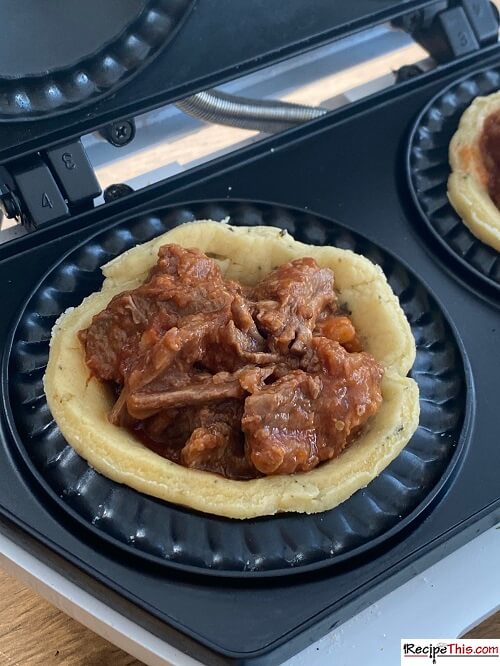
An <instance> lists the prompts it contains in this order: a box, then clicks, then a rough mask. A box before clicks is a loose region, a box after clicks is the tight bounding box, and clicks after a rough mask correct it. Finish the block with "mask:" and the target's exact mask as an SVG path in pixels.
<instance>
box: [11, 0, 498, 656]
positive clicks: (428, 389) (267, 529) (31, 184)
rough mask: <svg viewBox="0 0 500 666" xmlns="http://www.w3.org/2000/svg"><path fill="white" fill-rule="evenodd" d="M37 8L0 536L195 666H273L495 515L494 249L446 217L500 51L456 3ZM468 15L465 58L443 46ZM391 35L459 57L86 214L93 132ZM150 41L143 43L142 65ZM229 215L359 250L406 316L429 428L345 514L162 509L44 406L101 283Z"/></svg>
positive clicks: (19, 206)
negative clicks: (137, 253) (470, 116)
mask: <svg viewBox="0 0 500 666" xmlns="http://www.w3.org/2000/svg"><path fill="white" fill-rule="evenodd" d="M46 4H47V5H49V4H50V11H44V12H42V13H41V12H40V7H39V3H34V2H30V1H29V0H25V1H24V2H21V1H20V2H19V3H16V7H17V6H18V7H19V10H18V11H17V12H16V13H13V12H12V10H11V8H10V5H9V3H4V4H3V5H0V16H2V18H3V19H4V21H9V20H10V21H12V24H11V25H12V30H11V32H10V33H9V35H8V36H9V39H10V47H11V48H13V46H15V45H16V44H18V43H19V40H21V41H22V40H24V41H25V44H26V52H23V53H20V52H19V50H18V53H20V55H18V56H16V57H14V55H13V51H12V50H9V51H8V53H7V51H6V55H5V57H4V56H2V57H1V58H0V62H2V65H1V67H2V68H3V69H2V71H1V72H0V159H1V160H2V167H1V173H0V176H1V178H0V197H1V198H2V201H3V205H4V208H5V209H6V211H7V212H8V213H9V214H16V215H17V216H18V217H20V218H21V219H22V221H23V222H24V223H25V224H27V225H29V226H30V228H31V229H32V230H31V232H30V233H29V234H27V235H26V236H23V237H20V238H18V239H16V240H12V241H10V242H8V243H5V244H3V245H1V246H0V279H1V284H2V286H3V297H2V311H3V316H2V317H1V318H0V339H1V341H2V348H3V359H2V367H1V400H2V418H1V443H2V446H1V447H0V464H1V469H2V484H0V514H1V527H2V530H3V531H4V532H5V533H6V534H7V535H9V536H10V537H11V538H13V539H15V540H16V541H17V542H19V543H21V544H22V545H23V547H25V548H26V549H28V550H29V551H31V552H33V553H35V554H36V555H37V557H39V558H41V559H43V560H44V561H45V562H48V563H49V564H50V565H51V566H53V567H54V568H57V570H59V571H62V572H63V573H64V574H65V575H66V576H68V577H69V578H70V579H71V580H73V581H75V582H77V584H78V585H79V586H81V587H82V588H84V589H86V590H89V591H91V592H92V594H94V595H95V596H96V597H98V598H100V599H103V600H105V601H106V603H107V604H108V605H110V606H112V607H114V608H116V609H118V610H119V611H120V612H121V613H123V614H124V615H126V616H127V617H129V618H131V619H132V620H133V621H135V622H136V623H138V624H139V625H142V626H144V627H146V628H147V629H149V630H150V631H152V632H153V633H155V634H157V635H158V636H160V637H161V638H164V639H165V640H167V641H168V642H170V643H172V644H173V645H175V646H177V647H180V649H182V650H184V651H185V652H187V653H189V654H190V655H192V656H195V657H197V658H198V659H200V660H202V661H204V662H206V663H222V662H236V661H237V662H239V663H250V662H252V663H262V664H264V663H279V662H280V661H283V660H284V659H286V658H287V657H289V656H290V655H292V654H294V653H295V652H297V651H298V650H300V649H301V648H302V647H305V646H306V645H307V644H309V643H311V642H312V641H314V640H315V639H317V638H319V637H320V636H321V635H323V634H324V633H326V632H327V631H329V630H331V629H332V628H333V627H335V626H336V625H338V624H339V623H341V622H343V621H345V620H346V619H347V618H349V617H350V616H352V615H353V614H355V613H357V612H359V611H360V610H361V609H362V608H363V607H365V606H367V605H368V604H370V603H372V602H374V601H375V600H377V599H378V598H380V597H381V596H382V595H384V594H387V593H388V592H389V591H390V590H391V589H394V587H396V586H397V585H400V584H401V583H402V582H404V581H405V580H407V579H409V578H410V577H412V576H414V575H415V573H416V572H418V571H421V570H423V569H424V568H426V567H428V566H429V565H430V564H431V563H432V562H434V561H436V560H438V559H440V558H441V557H443V556H444V555H445V554H446V553H449V552H450V551H451V550H452V549H454V548H456V547H458V546H459V545H462V544H463V543H465V542H466V541H467V540H468V539H470V538H472V537H473V536H475V535H477V534H478V533H480V532H481V531H483V530H484V529H486V528H488V527H490V526H492V525H493V524H494V523H495V522H496V521H497V520H498V519H499V517H500V482H499V478H500V475H499V471H500V447H499V446H498V431H499V429H500V410H499V409H498V405H497V400H496V398H495V396H496V395H497V393H498V390H497V389H498V377H500V354H499V353H498V347H499V341H500V289H499V286H500V261H499V255H498V253H495V252H493V251H492V250H491V248H488V247H486V246H484V245H483V244H482V243H480V242H479V241H477V240H476V239H475V238H474V237H472V236H470V234H469V233H468V232H467V230H466V229H465V227H464V226H463V225H461V223H460V222H459V220H458V219H457V218H456V216H455V214H454V213H453V211H452V209H450V207H449V205H448V204H447V200H446V179H447V175H448V165H447V160H446V149H447V145H448V142H449V140H450V137H451V135H452V134H453V132H454V130H455V128H456V126H457V123H458V118H459V117H460V114H461V112H462V111H463V110H464V109H465V107H466V106H467V104H469V103H470V101H471V99H472V98H473V97H474V96H476V95H478V94H485V93H488V92H492V91H493V90H496V89H497V88H498V87H499V86H500V70H499V69H498V63H499V62H500V60H499V58H500V47H498V46H497V45H496V43H495V44H491V45H488V44H489V42H491V41H492V40H491V35H490V37H489V38H488V39H482V37H481V35H482V34H483V33H484V34H486V32H487V30H486V28H485V25H486V23H485V22H484V21H483V24H481V23H480V22H478V20H476V19H477V16H476V19H474V15H473V14H470V13H468V11H469V9H470V7H469V6H468V5H469V4H470V3H467V2H462V3H456V2H454V3H449V7H448V8H443V7H441V10H440V12H441V13H438V14H436V13H434V14H433V15H432V16H433V19H432V21H430V20H429V14H428V13H427V14H426V13H425V12H424V9H425V11H426V12H428V11H430V10H429V7H431V6H432V5H433V3H429V2H384V1H383V0H379V1H377V2H373V0H366V1H363V2H362V1H360V2H357V3H347V2H346V3H334V4H335V6H333V3H331V2H329V1H328V2H327V0H324V1H323V0H318V2H317V3H316V4H317V8H316V9H315V12H314V13H312V12H310V10H309V8H308V3H304V2H301V1H299V0H290V1H289V2H287V3H279V5H280V6H279V9H278V7H277V6H276V7H271V6H270V3H269V2H268V1H267V0H256V2H254V3H252V7H250V6H246V5H245V7H243V5H241V4H239V3H238V6H237V7H236V4H237V3H235V2H234V0H218V1H217V2H215V3H208V2H204V1H203V0H198V2H195V3H192V2H187V1H183V0H172V1H169V0H164V1H162V2H160V1H157V2H156V1H153V0H151V1H150V2H148V1H147V0H144V1H142V2H140V1H137V2H135V1H134V0H129V1H127V2H123V3H122V2H120V3H118V2H116V3H114V2H109V3H95V7H94V3H86V4H85V7H84V5H83V4H82V3H79V4H78V3H76V2H75V3H69V2H66V3H59V2H56V1H54V2H52V3H49V2H47V3H46ZM63 4H64V7H65V11H64V12H63V11H62V5H63ZM108 4H109V7H108ZM271 4H272V3H271ZM441 4H442V3H441ZM479 4H481V3H479ZM104 5H106V12H108V11H109V18H110V20H109V21H108V20H104V17H103V12H104V9H103V7H104ZM354 5H355V7H354ZM486 5H487V3H486ZM486 5H484V7H486ZM487 7H488V8H489V5H487ZM457 9H458V10H460V11H459V12H458V13H457ZM416 10H419V11H416ZM410 11H411V12H413V14H412V16H413V19H410V18H408V13H409V12H410ZM488 11H489V10H488ZM488 11H487V10H486V9H484V12H486V15H487V17H488V16H490V14H489V13H488ZM23 12H26V14H25V15H24V16H25V20H21V19H22V17H23ZM415 12H416V13H415ZM422 12H423V13H422ZM447 12H452V14H451V19H450V14H449V13H447ZM91 14H92V16H90V15H91ZM56 15H57V17H58V20H59V19H61V24H60V26H59V27H58V28H57V30H56V29H55V28H54V25H55V24H54V16H56ZM491 15H493V14H491ZM457 16H458V17H459V18H460V19H461V20H463V21H465V24H466V26H468V30H469V33H467V34H469V35H470V36H472V37H474V40H472V38H471V39H470V41H469V42H468V43H469V46H470V48H464V46H463V44H462V43H461V42H460V40H459V41H458V42H454V40H453V37H454V33H453V30H452V28H451V27H450V25H451V26H453V25H455V24H456V22H457V20H458V19H457ZM481 16H483V18H484V14H481ZM28 17H36V21H35V20H33V21H31V22H30V21H28V20H27V18H28ZM221 17H224V20H223V21H221ZM397 17H399V19H398V21H399V25H404V26H408V25H410V26H413V28H415V25H417V26H420V28H419V29H418V30H416V29H415V30H414V32H415V36H416V38H417V39H419V41H420V42H421V43H424V44H427V45H428V47H429V49H430V50H431V51H432V52H433V54H434V56H435V57H436V58H437V59H439V60H441V61H444V60H446V61H447V62H442V64H440V66H439V67H437V68H436V69H434V70H432V71H430V72H427V73H421V72H419V71H418V70H416V71H414V72H413V74H417V75H416V76H414V77H412V78H410V79H409V80H401V82H400V83H398V84H397V85H394V86H392V87H391V88H389V89H387V90H384V91H382V92H379V93H377V94H374V95H372V96H370V97H368V98H366V99H363V100H361V101H359V102H356V103H353V104H351V105H350V106H349V107H346V108H342V109H340V110H337V111H333V112H331V113H329V114H327V115H326V116H324V117H323V118H321V119H319V120H316V121H313V122H310V123H307V124H304V125H302V126H300V127H298V128H297V129H294V130H290V131H288V132H284V133H282V134H279V135H275V136H273V137H270V138H267V139H263V140H262V141H260V142H258V143H256V144H253V145H252V146H250V147H246V148H243V149H240V150H237V151H235V152H233V153H231V154H229V155H228V156H225V157H222V158H219V159H216V160H213V161H211V162H209V163H208V164H206V165H203V166H201V167H198V168H195V169H191V170H190V171H187V172H185V173H183V174H181V175H178V176H175V177H171V178H169V179H167V180H164V181H161V182H159V183H156V184H155V185H152V186H150V187H148V188H145V189H143V190H140V191H137V192H133V193H131V194H128V195H127V196H124V197H123V198H120V199H117V200H115V201H113V202H112V203H107V204H105V205H102V206H99V207H97V208H93V203H92V202H93V199H94V198H95V197H96V196H97V194H98V193H99V186H98V184H97V182H96V180H95V177H94V175H93V172H92V168H91V166H90V165H89V163H88V160H87V159H86V156H85V152H84V151H83V148H82V145H81V143H80V141H79V139H80V137H81V136H82V135H83V134H84V133H86V132H89V131H93V130H96V129H101V130H102V129H103V128H106V127H110V126H116V123H122V124H123V122H124V119H127V120H128V121H129V122H131V120H132V118H133V116H134V115H137V114H138V113H142V112H145V111H147V110H149V109H151V108H154V107H157V106H160V105H163V104H166V103H167V102H172V101H175V100H176V99H178V98H179V97H182V96H186V95H189V94H192V93H194V92H197V91H199V90H202V89H204V88H207V87H209V86H212V85H215V84H217V83H220V82H222V81H223V80H227V79H229V78H234V77H235V76H238V75H241V74H242V73H244V72H249V71H251V70H252V69H257V68H259V67H262V66H263V65H264V64H267V63H271V62H276V61H278V60H279V59H282V58H284V57H286V56H289V55H291V54H295V53H299V52H302V51H305V50H306V49H308V48H311V47H312V46H315V45H318V44H320V43H323V42H325V41H328V40H329V39H333V38H335V37H337V36H339V35H341V34H347V33H348V32H352V31H354V30H356V29H360V28H362V27H366V26H369V25H372V24H374V23H377V22H380V21H382V20H386V19H390V18H397ZM401 17H403V18H401ZM426 17H427V18H426ZM424 18H426V20H427V23H428V24H429V25H428V26H427V30H428V31H427V32H425V30H424V28H423V27H422V26H423V25H424V24H425V21H424V20H423V19H424ZM412 21H413V23H412ZM419 21H421V23H418V22H419ZM454 21H455V23H453V22H454ZM27 24H29V26H27ZM43 25H46V27H47V31H46V32H43V31H41V27H42V26H43ZM460 25H461V24H460ZM481 25H482V27H481ZM488 25H489V27H490V28H491V25H490V24H488ZM495 25H496V27H498V26H497V24H495ZM34 26H36V29H35V27H34ZM75 26H78V32H80V31H81V32H82V39H81V40H80V39H78V40H75V39H74V38H73V37H72V35H74V33H72V32H71V31H72V30H74V29H75ZM429 26H430V27H429ZM436 26H437V27H436ZM486 27H488V26H486ZM63 28H64V29H63ZM235 30H238V39H233V38H232V36H233V34H234V31H235ZM433 30H434V33H435V34H434V33H432V31H433ZM481 30H483V33H482V32H481ZM429 31H430V32H429ZM41 32H43V39H42V37H40V34H41ZM490 32H491V31H490ZM436 34H437V35H438V36H440V37H439V39H440V41H439V40H438V38H437V37H436ZM16 35H17V37H16ZM37 35H38V37H37ZM429 35H430V36H429ZM431 37H432V39H431ZM138 40H139V41H141V43H142V42H143V43H144V44H146V45H147V47H146V46H145V47H144V48H142V49H140V50H139V51H140V52H139V51H134V49H132V51H129V50H128V49H129V48H130V47H131V46H133V45H134V44H135V45H136V46H137V41H138ZM432 40H434V41H432ZM431 42H432V44H431ZM47 44H49V45H50V46H51V48H50V49H47ZM222 44H223V45H224V48H222V46H221V45H222ZM52 47H53V48H52ZM2 49H7V47H6V46H5V44H2V45H0V53H3V51H2ZM49 51H50V52H49ZM446 53H447V54H448V56H447V57H445V56H444V55H443V54H445V55H446ZM452 56H455V57H452ZM44 58H45V59H44ZM116 63H118V64H119V65H120V67H118V68H115V64H116ZM108 65H109V67H108ZM82 72H83V73H84V74H85V77H86V78H85V85H83V82H84V79H83V78H82V77H81V76H80V75H81V73H82ZM138 72H142V73H141V76H137V73H138ZM400 78H401V79H405V78H406V77H405V76H401V77H400ZM80 84H82V85H80ZM56 88H57V90H58V91H59V93H60V94H59V93H58V94H57V95H56V94H55V93H54V91H55V90H56ZM51 91H52V92H51ZM53 93H54V94H53ZM23 95H24V97H23ZM23 99H24V101H23ZM21 121H22V122H21ZM72 165H74V166H72ZM227 216H229V217H230V219H231V222H232V223H233V224H244V225H257V224H269V225H274V226H277V227H280V228H284V229H288V230H289V231H290V232H291V233H293V235H294V236H295V237H296V238H297V239H299V240H301V241H304V242H307V243H314V244H319V245H322V244H333V245H338V246H340V247H344V248H350V249H353V250H355V251H356V252H360V253H362V254H365V255H366V256H368V257H369V258H370V259H371V260H373V261H375V262H376V263H378V264H380V265H381V266H382V268H383V269H384V271H385V273H386V275H387V276H388V279H389V281H390V283H391V286H392V287H393V289H394V291H395V293H396V294H397V295H398V297H399V298H400V302H401V305H402V307H403V309H404V310H405V312H406V315H407V317H408V319H409V321H410V324H411V327H412V331H413V333H414V336H415V340H416V344H417V360H416V362H415V365H414V368H413V370H412V376H413V377H414V378H415V380H416V381H417V382H418V384H419V387H420V397H421V419H420V425H419V428H418V430H417V432H416V433H415V435H414V437H413V438H412V440H411V441H410V443H409V444H408V446H407V447H406V448H405V450H404V451H403V453H402V454H401V455H400V456H399V457H398V458H397V459H396V460H395V461H394V462H393V463H392V464H391V465H390V466H389V467H388V468H387V469H386V470H384V472H383V473H382V474H381V475H380V476H379V477H378V478H377V479H376V480H375V481H373V482H372V483H370V484H369V486H368V487H367V488H366V489H364V490H362V491H359V492H358V493H356V494H355V495H354V496H353V497H352V498H350V499H349V500H348V501H347V502H345V503H344V504H342V505H341V506H340V507H338V508H336V509H334V510H332V511H329V512H325V513H323V514H316V515H312V516H306V515H283V516H275V517H269V518H261V519H257V520H249V521H243V522H240V521H232V520H225V519H221V518H217V517H215V516H208V515H203V514H200V513H197V512H194V511H190V510H188V509H183V508H179V507H177V506H173V505H169V504H167V503H163V502H160V501H157V500H155V499H152V498H150V497H146V496H144V495H141V494H140V493H137V492H135V491H133V490H131V489H130V488H128V487H124V486H120V485H117V484H115V483H113V482H111V481H109V480H108V479H106V478H104V477H102V476H100V475H99V474H97V473H96V472H94V471H93V470H92V469H91V468H90V467H89V466H88V465H87V464H86V462H85V461H83V460H82V459H81V458H79V457H78V456H77V455H76V454H75V453H74V452H73V450H72V449H71V448H70V447H69V446H68V445H67V444H66V442H65V441H64V438H63V437H62V436H61V434H60V432H59V430H58V428H57V426H56V424H55V423H54V421H53V419H52V417H51V414H50V412H49V410H48V408H47V404H46V401H45V396H44V393H43V387H42V377H43V374H44V370H45V365H46V362H47V354H48V341H49V338H50V331H51V328H52V326H53V324H54V322H55V320H56V319H57V317H58V316H59V315H60V314H61V312H63V311H64V310H65V309H66V308H67V307H70V306H73V305H77V304H79V303H80V301H81V300H82V298H83V297H84V296H86V295H87V294H89V293H91V292H92V291H95V290H96V289H98V288H99V286H100V283H101V274H100V270H99V267H100V266H101V265H102V264H103V263H105V262H106V261H108V260H109V259H110V258H112V257H114V256H116V255H118V254H119V253H121V252H123V251H125V250H126V249H128V248H130V247H132V246H134V245H135V244H137V243H139V242H142V241H146V240H148V239H150V238H152V237H154V236H156V235H158V234H159V233H161V232H163V231H165V230H167V229H169V228H171V227H173V226H174V225H176V224H180V223H182V222H185V221H188V220H192V219H196V218H200V217H209V218H213V219H215V220H222V219H223V218H225V217H227Z"/></svg>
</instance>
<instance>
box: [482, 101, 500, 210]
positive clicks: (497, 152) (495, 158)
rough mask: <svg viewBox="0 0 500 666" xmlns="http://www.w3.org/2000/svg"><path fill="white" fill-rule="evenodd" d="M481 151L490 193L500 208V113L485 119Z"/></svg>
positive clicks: (497, 112)
mask: <svg viewBox="0 0 500 666" xmlns="http://www.w3.org/2000/svg"><path fill="white" fill-rule="evenodd" d="M479 149H480V151H481V156H482V158H483V163H484V166H485V167H486V171H487V173H488V193H489V195H490V198H491V199H492V201H493V203H494V204H495V206H496V207H497V208H500V111H495V112H494V113H491V114H490V115H489V116H488V117H487V118H486V119H485V121H484V124H483V131H482V133H481V137H480V139H479Z"/></svg>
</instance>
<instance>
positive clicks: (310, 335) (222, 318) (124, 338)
mask: <svg viewBox="0 0 500 666" xmlns="http://www.w3.org/2000/svg"><path fill="white" fill-rule="evenodd" d="M79 338H80V341H81V343H82V345H83V346H84V350H85V358H86V362H87V365H88V367H89V369H90V371H91V373H92V375H93V376H94V377H96V378H98V379H100V380H102V381H107V382H110V383H112V386H113V388H114V390H115V391H116V394H117V400H116V403H115V405H114V407H113V409H112V411H111V413H110V420H111V421H112V422H113V423H115V424H117V425H121V426H124V427H127V428H129V429H131V430H132V431H133V432H134V433H135V434H136V435H137V437H139V439H140V440H141V441H142V442H143V443H144V444H145V445H146V446H148V447H149V448H152V449H153V450H154V451H156V452H157V453H159V454H160V455H163V456H165V457H167V458H169V459H170V460H173V461H174V462H176V463H179V464H181V465H185V466H187V467H192V468H196V469H200V470H206V471H210V472H215V473H218V474H221V475H223V476H225V477H227V478H233V479H249V478H255V477H258V476H261V475H267V474H292V473H295V472H306V471H309V470H311V469H313V468H314V467H316V466H317V465H318V464H320V463H321V462H323V461H325V460H330V459H331V458H334V457H335V456H337V455H339V454H340V453H341V452H342V451H343V449H344V448H345V447H346V446H348V445H349V444H350V443H351V442H352V441H353V440H354V439H355V437H356V436H357V434H358V433H359V432H360V430H361V429H362V427H363V425H364V424H365V423H366V421H367V420H368V418H369V417H370V416H372V415H373V414H374V413H375V412H376V411H377V409H378V407H379V406H380V403H381V401H382V397H381V392H380V384H381V380H382V374H383V371H382V368H381V366H380V365H379V364H378V363H377V362H376V361H375V359H373V357H371V356H370V355H369V354H367V353H364V352H362V345H361V341H360V339H359V337H358V335H357V333H356V330H355V328H354V325H353V323H352V321H351V319H350V318H349V317H348V316H347V315H345V314H342V313H341V311H340V308H339V305H338V301H337V296H336V293H335V291H334V285H333V273H332V272H331V271H330V270H329V269H326V268H320V267H319V266H318V265H317V263H316V262H315V261H314V259H311V258H307V257H306V258H301V259H296V260H294V261H290V262H288V263H287V264H284V265H282V266H280V267H278V268H277V269H275V270H274V271H272V272H271V273H270V274H269V275H267V276H266V277H265V278H264V279H263V280H262V281H261V282H260V283H259V284H257V285H256V286H255V287H253V288H248V287H243V286H242V285H239V284H237V283H236V282H233V281H229V280H225V279H224V278H223V276H222V274H221V271H220V269H219V267H218V265H217V264H216V262H215V261H214V260H212V259H210V258H209V257H207V256H206V255H204V254H203V253H201V252H199V251H198V250H192V249H190V250H186V249H184V248H182V247H180V246H178V245H173V244H171V245H165V246H163V247H162V248H160V251H159V257H158V263H157V264H156V266H155V267H154V268H153V269H152V270H151V272H150V274H149V276H148V278H147V280H146V281H145V283H144V284H143V285H141V286H140V287H137V288H136V289H133V290H131V291H127V292H124V293H122V294H118V295H117V296H115V297H114V298H113V299H112V300H111V302H110V303H109V305H108V306H107V308H106V309H105V310H103V311H102V312H100V313H99V314H97V315H96V316H95V317H94V318H93V320H92V323H91V325H90V326H89V327H88V328H87V329H85V330H83V331H80V333H79Z"/></svg>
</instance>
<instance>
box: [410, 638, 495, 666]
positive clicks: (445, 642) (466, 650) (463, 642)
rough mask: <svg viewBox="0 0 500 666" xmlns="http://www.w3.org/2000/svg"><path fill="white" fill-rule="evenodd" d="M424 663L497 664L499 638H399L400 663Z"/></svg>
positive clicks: (448, 664) (473, 665)
mask: <svg viewBox="0 0 500 666" xmlns="http://www.w3.org/2000/svg"><path fill="white" fill-rule="evenodd" d="M419 660H420V661H419ZM424 660H427V661H424ZM425 663H428V664H442V665H446V666H450V665H452V664H462V666H464V665H465V666H477V665H478V664H480V665H481V666H486V665H487V664H491V665H492V666H493V664H498V666H500V639H495V638H492V639H473V638H471V639H461V638H439V639H437V638H432V639H431V638H403V639H402V640H401V666H409V665H411V664H413V666H416V665H418V664H425Z"/></svg>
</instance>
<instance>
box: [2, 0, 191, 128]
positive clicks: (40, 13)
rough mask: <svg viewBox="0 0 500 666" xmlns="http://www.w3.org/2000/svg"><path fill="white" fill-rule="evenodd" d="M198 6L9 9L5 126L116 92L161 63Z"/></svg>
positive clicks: (34, 0)
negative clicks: (157, 61)
mask: <svg viewBox="0 0 500 666" xmlns="http://www.w3.org/2000/svg"><path fill="white" fill-rule="evenodd" d="M192 4H193V0H105V1H104V2H103V1H100V0H85V1H84V2H80V1H79V0H65V1H64V2H61V1H58V2H54V1H52V2H50V3H45V2H39V0H21V2H16V3H2V5H1V6H0V21H1V22H2V25H4V26H6V28H7V29H6V30H4V34H3V37H2V41H1V43H0V63H1V65H0V121H13V120H15V121H19V120H22V121H26V120H34V119H35V118H41V117H44V118H46V117H49V116H54V115H58V114H60V113H63V112H65V111H69V110H73V109H75V108H76V107H80V106H82V105H83V104H89V103H91V102H95V101H97V100H98V99H100V98H102V97H103V96H104V95H106V94H109V93H111V92H116V91H117V90H118V89H119V88H120V87H121V86H122V85H123V84H125V83H127V82H129V81H130V80H131V79H132V78H133V77H134V76H136V75H137V74H138V73H139V72H140V71H141V70H142V69H143V68H144V67H146V66H147V65H148V64H150V63H151V61H152V60H153V59H154V58H155V57H156V56H158V54H159V53H160V51H161V50H162V49H163V48H164V47H165V46H166V45H167V44H168V43H169V42H170V40H171V39H172V37H173V36H174V34H175V33H176V31H177V29H178V28H179V27H180V25H181V23H182V21H183V20H184V18H185V17H186V16H187V15H188V13H189V10H190V9H191V7H192Z"/></svg>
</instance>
